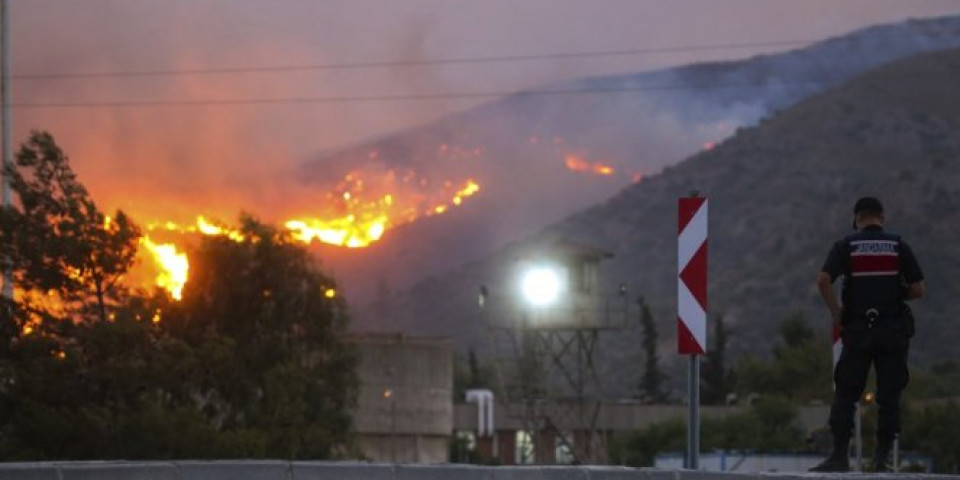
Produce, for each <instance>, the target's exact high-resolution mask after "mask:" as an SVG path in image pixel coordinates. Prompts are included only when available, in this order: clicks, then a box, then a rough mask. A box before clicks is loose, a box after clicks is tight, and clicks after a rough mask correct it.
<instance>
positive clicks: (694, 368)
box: [684, 355, 700, 470]
mask: <svg viewBox="0 0 960 480" xmlns="http://www.w3.org/2000/svg"><path fill="white" fill-rule="evenodd" d="M689 395H690V415H689V417H688V419H687V461H686V465H684V466H685V467H686V468H689V469H691V470H699V469H700V356H699V355H690V385H689Z"/></svg>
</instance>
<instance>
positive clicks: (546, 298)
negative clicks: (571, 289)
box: [520, 267, 562, 307]
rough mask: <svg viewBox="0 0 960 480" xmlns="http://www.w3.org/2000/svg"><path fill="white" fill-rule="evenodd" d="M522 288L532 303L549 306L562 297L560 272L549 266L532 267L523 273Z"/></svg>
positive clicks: (537, 305)
mask: <svg viewBox="0 0 960 480" xmlns="http://www.w3.org/2000/svg"><path fill="white" fill-rule="evenodd" d="M520 288H521V290H522V292H523V296H524V297H525V298H526V299H527V301H528V302H530V304H531V305H533V306H535V307H545V306H548V305H550V304H552V303H553V302H555V301H557V298H559V297H560V290H561V288H562V284H561V282H560V274H559V273H557V271H556V270H555V269H552V268H548V267H534V268H531V269H529V270H527V271H526V272H525V273H524V274H523V278H522V279H521V283H520Z"/></svg>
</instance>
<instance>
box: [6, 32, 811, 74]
mask: <svg viewBox="0 0 960 480" xmlns="http://www.w3.org/2000/svg"><path fill="white" fill-rule="evenodd" d="M815 41H816V40H778V41H769V42H748V43H729V44H720V45H688V46H678V47H657V48H634V49H624V50H605V51H593V52H567V53H545V54H528V55H503V56H487V57H463V58H441V59H432V60H402V61H383V62H360V63H329V64H303V65H273V66H256V67H223V68H194V69H171V70H139V71H114V72H109V71H105V72H59V73H57V72H54V73H24V74H19V75H14V76H13V78H14V79H17V80H64V79H84V78H87V79H92V78H117V77H161V76H178V75H219V74H232V73H275V72H297V71H312V70H316V71H320V70H359V69H374V68H397V67H423V66H435V65H437V66H439V65H461V64H472V63H498V62H527V61H538V60H565V59H575V58H590V57H617V56H634V55H647V54H653V53H676V52H691V51H709V50H732V49H744V48H761V47H786V46H794V45H803V44H808V43H812V42H815Z"/></svg>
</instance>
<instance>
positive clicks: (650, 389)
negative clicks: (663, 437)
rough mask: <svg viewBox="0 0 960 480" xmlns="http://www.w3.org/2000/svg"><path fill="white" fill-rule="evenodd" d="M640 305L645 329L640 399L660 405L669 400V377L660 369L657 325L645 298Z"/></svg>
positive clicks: (641, 299)
mask: <svg viewBox="0 0 960 480" xmlns="http://www.w3.org/2000/svg"><path fill="white" fill-rule="evenodd" d="M637 303H638V304H639V305H640V325H641V327H642V328H643V355H644V362H643V376H642V377H641V378H640V385H639V387H640V398H642V399H644V400H646V401H647V402H650V403H659V402H663V401H664V400H666V399H667V396H668V394H669V392H668V391H667V390H666V387H665V385H664V384H665V383H666V381H667V375H666V374H665V373H663V371H662V370H661V369H660V357H659V355H658V354H657V341H658V340H657V324H656V323H655V322H654V321H653V314H652V313H650V306H649V305H647V303H646V302H644V300H643V298H640V299H639V300H637Z"/></svg>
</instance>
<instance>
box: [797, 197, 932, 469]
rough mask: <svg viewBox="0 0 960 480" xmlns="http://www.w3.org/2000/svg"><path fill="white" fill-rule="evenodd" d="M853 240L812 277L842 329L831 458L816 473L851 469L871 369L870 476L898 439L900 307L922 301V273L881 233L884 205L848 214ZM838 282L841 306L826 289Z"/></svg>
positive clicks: (896, 239)
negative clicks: (873, 439) (853, 436)
mask: <svg viewBox="0 0 960 480" xmlns="http://www.w3.org/2000/svg"><path fill="white" fill-rule="evenodd" d="M853 211H854V229H856V233H854V234H852V235H849V236H847V237H846V238H844V239H843V240H840V241H838V242H836V243H834V245H833V248H832V249H831V250H830V254H829V255H828V256H827V260H826V262H824V264H823V268H822V269H821V271H820V274H819V275H818V277H817V286H818V288H819V289H820V294H821V295H822V296H823V300H824V302H825V303H826V305H827V308H829V309H830V314H831V315H832V317H833V322H834V323H835V324H838V325H839V326H840V328H841V339H842V341H843V353H841V354H840V360H839V361H838V362H837V367H836V369H835V370H834V382H835V390H834V395H833V405H832V407H831V408H830V429H831V431H832V433H833V451H832V452H831V453H830V456H829V457H828V458H827V459H826V460H824V461H823V462H822V463H820V464H819V465H817V466H815V467H813V468H812V469H810V470H811V471H815V472H845V471H848V470H849V469H850V465H849V460H848V449H849V446H850V430H851V429H852V428H853V416H854V412H855V407H856V403H857V402H858V401H859V399H860V396H861V395H862V394H863V390H864V387H865V385H866V381H867V374H868V373H869V371H870V365H871V364H872V365H874V368H876V373H877V405H878V406H879V407H880V413H879V422H878V428H877V449H876V452H875V455H874V469H875V471H880V472H882V471H889V469H890V465H889V461H890V452H891V450H892V448H893V443H894V440H895V439H896V437H897V434H898V433H899V432H900V393H901V392H903V389H904V387H906V386H907V381H908V379H909V373H908V371H907V346H908V343H909V340H910V337H911V336H912V335H913V314H912V313H911V312H910V308H909V307H908V306H907V305H906V303H904V302H906V301H907V300H913V299H916V298H921V297H923V296H924V294H925V293H926V285H925V283H924V280H923V272H921V270H920V265H919V264H918V263H917V259H916V257H914V255H913V250H911V249H910V246H909V245H907V243H906V242H904V241H903V240H902V239H901V238H900V236H899V235H895V234H892V233H888V232H885V231H884V230H883V223H884V215H883V205H882V204H881V203H880V201H879V200H877V199H876V198H872V197H864V198H861V199H859V200H857V203H856V205H854V208H853ZM840 276H843V289H842V293H841V301H842V303H841V301H838V300H837V297H836V295H835V294H834V291H833V282H834V281H835V280H836V279H837V278H838V277H840Z"/></svg>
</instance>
